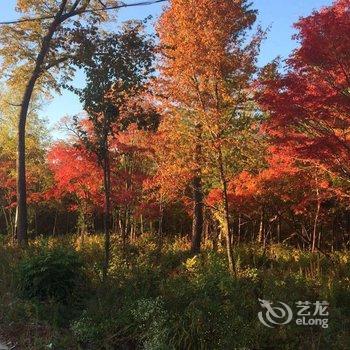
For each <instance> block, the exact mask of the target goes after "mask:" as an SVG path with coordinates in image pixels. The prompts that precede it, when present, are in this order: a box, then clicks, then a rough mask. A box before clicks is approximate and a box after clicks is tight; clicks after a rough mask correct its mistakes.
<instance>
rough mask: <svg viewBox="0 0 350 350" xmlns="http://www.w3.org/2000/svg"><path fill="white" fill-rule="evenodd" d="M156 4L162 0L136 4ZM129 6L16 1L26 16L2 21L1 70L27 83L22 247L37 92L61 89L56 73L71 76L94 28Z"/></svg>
mask: <svg viewBox="0 0 350 350" xmlns="http://www.w3.org/2000/svg"><path fill="white" fill-rule="evenodd" d="M155 2H159V1H154V2H145V3H138V4H135V5H143V4H146V5H147V4H152V3H155ZM125 6H127V5H125V4H121V5H120V4H119V1H116V0H104V1H101V0H50V1H46V0H45V1H44V0H39V1H32V0H18V3H17V10H18V11H19V12H20V13H21V14H22V17H21V18H20V19H19V20H17V21H14V22H4V23H2V24H6V26H3V27H2V28H1V31H0V45H1V46H0V56H2V58H3V64H2V69H1V72H4V71H10V72H11V75H12V79H11V80H12V84H15V83H16V81H18V79H21V80H23V78H25V79H26V85H25V88H24V90H23V97H22V101H21V108H20V113H19V118H18V135H17V138H18V150H17V151H18V157H17V203H18V222H17V237H18V241H19V243H20V244H21V245H26V242H27V198H26V166H25V150H26V147H25V136H26V131H25V128H26V120H27V115H28V108H29V104H30V101H31V97H32V95H33V92H34V88H35V87H36V86H37V87H38V85H39V86H42V87H45V86H49V87H52V86H54V87H57V84H56V79H55V73H56V74H59V75H60V76H61V77H64V78H68V77H69V76H70V74H69V73H71V67H70V66H69V63H70V59H71V58H72V57H76V55H78V54H79V53H80V52H81V51H82V50H83V51H85V50H86V49H88V48H89V35H88V34H89V33H92V34H93V33H94V31H95V30H96V27H95V24H98V23H99V22H102V21H106V20H108V18H109V16H108V15H107V11H108V10H115V9H118V8H120V7H125ZM67 70H68V71H67ZM67 72H68V74H67ZM65 73H66V74H65ZM37 83H39V84H37ZM44 90H45V88H44Z"/></svg>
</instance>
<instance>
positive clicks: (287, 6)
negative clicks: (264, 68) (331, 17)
mask: <svg viewBox="0 0 350 350" xmlns="http://www.w3.org/2000/svg"><path fill="white" fill-rule="evenodd" d="M126 2H128V3H132V2H135V1H134V0H128V1H126ZM332 2H333V1H332V0H252V3H253V8H256V9H257V10H258V11H259V16H258V22H259V24H261V26H262V27H263V28H266V27H268V26H271V29H270V32H269V33H268V37H267V39H266V40H265V41H264V43H263V45H262V50H261V53H260V57H259V64H260V65H264V64H266V63H268V62H269V61H271V60H272V59H274V58H275V57H276V56H278V55H280V56H282V57H283V58H286V57H287V56H288V55H289V53H290V52H291V51H292V50H293V49H294V48H295V47H296V45H297V43H296V42H294V41H292V39H291V37H292V35H293V33H294V30H293V27H292V25H293V23H295V22H296V21H297V20H298V18H299V17H302V16H307V15H308V14H310V13H311V12H312V10H314V9H318V8H320V7H322V6H327V5H330V4H331V3H332ZM15 3H16V0H2V1H1V0H0V21H2V20H10V19H14V18H16V13H15V11H14V8H15ZM163 6H164V5H162V4H156V5H152V6H144V7H133V8H128V9H122V10H120V12H119V21H120V22H122V21H125V20H128V19H132V18H137V19H144V18H145V17H147V16H149V15H152V16H153V17H154V19H153V21H152V22H154V21H155V20H156V18H157V16H159V14H160V13H161V12H162V7H163ZM150 30H152V28H150ZM76 80H77V82H78V83H81V80H82V77H81V76H79V75H78V77H77V79H76ZM80 111H81V106H80V103H79V101H78V99H77V98H76V96H75V95H74V94H72V93H70V92H67V91H63V93H62V95H55V96H54V98H53V100H52V101H51V102H50V103H48V104H47V105H46V106H44V107H43V109H42V111H41V115H42V116H43V117H45V118H46V119H48V121H49V123H50V126H51V127H52V126H53V125H55V123H57V121H58V120H60V119H61V118H62V117H63V116H65V115H73V114H76V113H79V112H80ZM54 136H55V137H58V136H59V135H58V134H57V133H54Z"/></svg>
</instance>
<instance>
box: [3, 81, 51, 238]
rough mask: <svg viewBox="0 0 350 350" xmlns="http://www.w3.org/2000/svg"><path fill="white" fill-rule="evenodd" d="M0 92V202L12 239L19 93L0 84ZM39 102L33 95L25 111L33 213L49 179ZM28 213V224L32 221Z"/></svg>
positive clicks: (29, 182)
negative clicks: (38, 112) (0, 86)
mask: <svg viewBox="0 0 350 350" xmlns="http://www.w3.org/2000/svg"><path fill="white" fill-rule="evenodd" d="M1 90H2V91H1V95H0V123H1V130H0V178H1V181H0V193H1V194H0V201H1V206H2V213H1V214H0V215H3V216H4V222H5V223H6V232H8V233H10V232H11V234H12V235H13V238H14V239H15V229H14V225H15V218H16V215H15V210H14V209H15V207H16V204H17V203H16V171H15V169H16V127H15V125H16V118H17V115H18V109H19V106H18V99H19V98H20V96H19V95H20V93H19V92H18V91H16V90H14V89H9V88H6V87H5V86H2V89H1ZM39 105H40V101H39V100H38V99H37V98H35V97H34V98H33V101H32V103H31V106H30V111H29V113H28V135H27V143H28V145H29V147H30V151H29V152H28V153H27V155H26V161H27V164H28V202H29V203H30V204H32V205H31V206H30V208H31V207H32V208H33V210H32V212H33V213H34V215H36V211H35V208H34V203H36V202H38V201H39V200H40V199H41V198H42V195H43V193H44V192H45V189H46V186H47V185H48V181H49V177H50V175H49V172H48V169H47V167H46V164H45V150H46V147H47V146H48V144H49V142H50V140H49V136H48V130H47V129H46V127H45V121H44V120H41V119H40V118H39V117H38V115H37V110H38V106H39ZM30 219H31V217H30V215H29V224H31V220H30Z"/></svg>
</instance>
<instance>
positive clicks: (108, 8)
mask: <svg viewBox="0 0 350 350" xmlns="http://www.w3.org/2000/svg"><path fill="white" fill-rule="evenodd" d="M166 1H168V0H153V1H141V2H136V3H134V4H125V3H122V4H121V5H116V6H110V7H106V6H104V7H103V8H97V9H88V10H74V11H71V12H69V17H72V16H74V15H80V14H83V13H92V12H103V11H111V10H116V9H120V8H126V7H136V6H148V5H154V4H158V3H162V2H166ZM99 2H100V1H99ZM101 5H103V4H101ZM54 17H55V16H54V15H52V16H51V15H50V16H43V17H37V18H23V19H18V20H14V21H4V22H0V25H10V24H18V23H25V22H34V21H44V20H47V19H52V18H54Z"/></svg>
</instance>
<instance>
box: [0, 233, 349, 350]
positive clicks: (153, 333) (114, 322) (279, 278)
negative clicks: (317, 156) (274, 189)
mask: <svg viewBox="0 0 350 350" xmlns="http://www.w3.org/2000/svg"><path fill="white" fill-rule="evenodd" d="M112 246H113V249H112V258H111V263H110V269H109V278H108V280H107V281H106V282H105V283H102V282H101V278H102V273H101V270H102V265H103V237H102V236H99V235H91V236H85V237H83V238H81V237H76V236H66V237H61V238H54V239H52V238H51V239H36V240H33V241H32V242H31V244H30V247H29V248H28V249H27V251H26V252H23V251H20V250H19V249H18V248H16V247H13V246H12V245H11V244H8V243H6V241H5V242H3V243H0V280H1V285H0V310H4V311H3V312H2V313H1V314H0V332H1V333H2V334H4V335H6V337H4V338H2V339H6V340H12V343H13V344H14V345H16V347H15V348H14V349H16V350H17V349H19V350H44V349H57V350H63V349H64V350H70V349H72V350H73V349H75V350H78V349H84V350H85V349H94V350H96V349H102V350H103V349H106V350H107V349H126V350H133V349H148V350H150V349H153V350H155V349H158V350H163V349H164V350H165V349H166V350H172V349H173V350H181V349H188V350H191V349H193V350H198V349H208V350H231V349H235V348H245V349H271V345H270V344H275V345H274V349H286V350H292V349H307V348H310V349H335V350H337V349H339V350H343V349H350V252H348V251H339V252H334V253H332V255H331V260H330V259H329V258H327V257H325V256H323V255H322V254H317V253H315V254H311V253H310V252H306V251H301V250H298V249H295V248H292V247H288V246H282V245H270V246H268V247H266V248H265V249H264V248H263V247H261V246H259V245H257V244H244V245H241V246H239V247H236V248H235V250H234V257H235V262H236V270H237V274H236V276H231V275H230V274H229V273H228V272H227V264H226V256H225V253H224V248H222V250H220V249H219V251H213V249H212V247H211V246H210V244H208V246H206V247H204V249H203V252H202V253H201V254H200V255H198V256H192V255H191V254H190V253H189V251H188V248H189V246H188V242H187V241H186V240H185V239H183V238H174V239H171V240H167V241H164V242H161V241H160V240H159V239H158V238H157V237H154V236H151V235H145V236H144V237H140V238H138V240H137V242H135V243H133V244H127V246H124V247H123V246H122V244H121V243H120V242H119V241H118V240H117V239H115V238H114V239H113V245H112ZM259 299H264V300H270V301H272V302H274V304H273V306H281V305H282V304H279V302H283V303H285V304H286V305H288V306H289V308H290V309H292V311H293V316H294V318H293V320H290V321H289V323H288V324H279V325H277V326H276V325H275V324H273V325H272V327H271V328H270V327H269V325H267V326H266V325H264V324H263V323H262V322H261V321H260V320H259V317H258V315H259V313H261V312H263V311H264V309H263V308H262V306H261V304H260V302H259ZM299 301H303V302H309V303H311V308H312V314H313V313H314V312H317V311H318V313H319V315H318V316H319V318H323V319H326V321H325V322H326V323H327V324H324V325H326V326H327V327H322V326H321V325H320V324H319V325H304V326H301V325H298V324H296V322H295V316H296V312H297V311H298V309H297V305H298V304H297V303H298V302H299ZM321 301H327V302H328V303H329V304H330V305H329V309H327V310H323V314H322V315H321V314H320V312H321V311H322V309H321V308H320V306H318V310H315V308H316V306H317V303H318V302H321ZM315 305H316V306H315ZM310 310H311V309H310ZM265 311H266V310H265ZM285 311H286V310H285ZM287 311H288V310H287ZM326 311H327V312H326ZM263 316H266V313H263ZM264 320H265V322H268V319H267V318H266V317H265V318H264ZM275 321H276V322H277V323H278V322H281V321H280V320H278V319H275Z"/></svg>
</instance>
